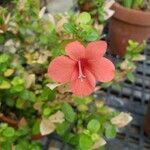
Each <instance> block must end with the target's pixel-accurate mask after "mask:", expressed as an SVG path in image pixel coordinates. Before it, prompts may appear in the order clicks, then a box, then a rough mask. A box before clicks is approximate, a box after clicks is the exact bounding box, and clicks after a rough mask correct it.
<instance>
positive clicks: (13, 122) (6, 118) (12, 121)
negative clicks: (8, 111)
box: [0, 114, 44, 140]
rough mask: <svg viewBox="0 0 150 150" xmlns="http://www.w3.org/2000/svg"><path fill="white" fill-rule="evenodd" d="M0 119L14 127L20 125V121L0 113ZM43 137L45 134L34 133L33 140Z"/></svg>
mask: <svg viewBox="0 0 150 150" xmlns="http://www.w3.org/2000/svg"><path fill="white" fill-rule="evenodd" d="M0 121H2V122H5V123H8V125H9V126H11V127H13V128H18V126H19V121H16V120H13V119H11V118H9V117H6V116H4V115H1V114H0ZM43 137H44V136H42V135H41V134H37V135H32V140H40V139H41V138H43Z"/></svg>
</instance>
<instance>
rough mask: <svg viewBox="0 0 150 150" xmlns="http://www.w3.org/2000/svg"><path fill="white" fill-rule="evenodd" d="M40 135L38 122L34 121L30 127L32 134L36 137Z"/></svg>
mask: <svg viewBox="0 0 150 150" xmlns="http://www.w3.org/2000/svg"><path fill="white" fill-rule="evenodd" d="M39 133H40V121H38V120H37V121H35V122H34V125H33V127H32V134H33V135H37V134H39Z"/></svg>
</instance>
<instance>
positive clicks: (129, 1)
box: [122, 0, 133, 8]
mask: <svg viewBox="0 0 150 150" xmlns="http://www.w3.org/2000/svg"><path fill="white" fill-rule="evenodd" d="M132 3H133V0H122V4H123V6H124V7H127V8H131V7H132Z"/></svg>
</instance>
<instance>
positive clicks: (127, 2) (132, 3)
mask: <svg viewBox="0 0 150 150" xmlns="http://www.w3.org/2000/svg"><path fill="white" fill-rule="evenodd" d="M143 3H144V0H122V5H123V6H124V7H127V8H133V9H141V8H142V6H143Z"/></svg>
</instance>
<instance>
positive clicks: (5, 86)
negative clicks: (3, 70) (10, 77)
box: [0, 80, 11, 89]
mask: <svg viewBox="0 0 150 150" xmlns="http://www.w3.org/2000/svg"><path fill="white" fill-rule="evenodd" d="M10 87H11V84H10V83H9V82H8V81H5V80H4V81H2V82H1V83H0V89H9V88H10Z"/></svg>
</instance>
